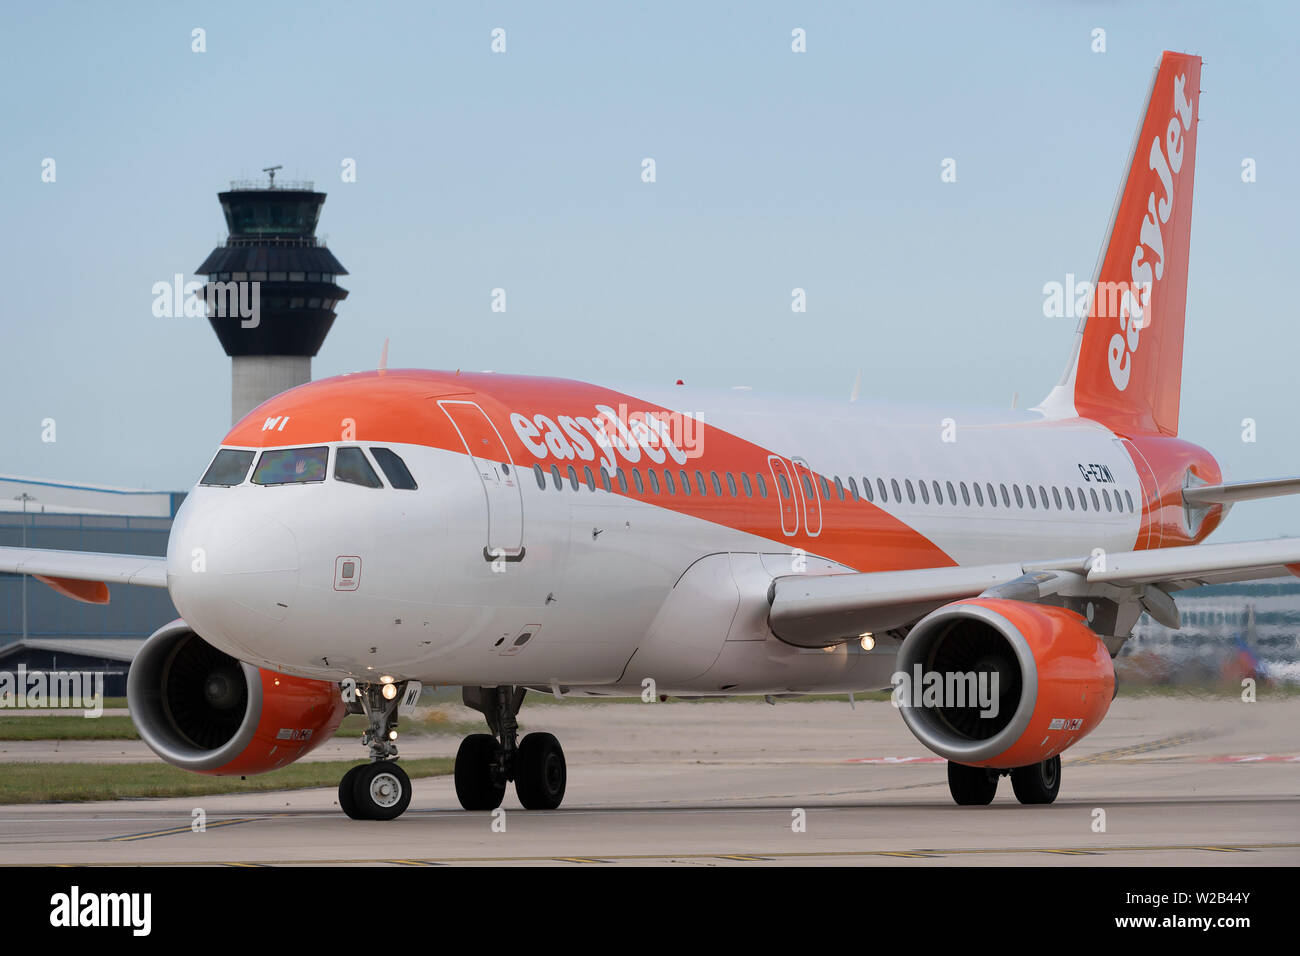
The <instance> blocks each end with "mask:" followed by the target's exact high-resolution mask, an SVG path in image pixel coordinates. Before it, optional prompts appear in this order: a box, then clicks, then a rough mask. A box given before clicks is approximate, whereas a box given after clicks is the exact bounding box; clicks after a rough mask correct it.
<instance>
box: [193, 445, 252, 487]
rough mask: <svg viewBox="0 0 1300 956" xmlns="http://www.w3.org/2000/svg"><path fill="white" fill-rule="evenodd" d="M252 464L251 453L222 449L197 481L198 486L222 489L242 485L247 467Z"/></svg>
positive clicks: (246, 473) (246, 474)
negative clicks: (212, 486)
mask: <svg viewBox="0 0 1300 956" xmlns="http://www.w3.org/2000/svg"><path fill="white" fill-rule="evenodd" d="M252 463H253V453H252V452H251V451H240V450H238V449H235V448H223V449H221V451H219V452H217V457H216V458H214V459H212V464H210V465H208V470H207V471H205V472H204V473H203V477H202V478H201V479H199V484H201V485H219V486H221V487H224V488H229V487H231V486H232V485H242V484H243V483H244V478H246V477H247V476H248V466H249V465H251V464H252Z"/></svg>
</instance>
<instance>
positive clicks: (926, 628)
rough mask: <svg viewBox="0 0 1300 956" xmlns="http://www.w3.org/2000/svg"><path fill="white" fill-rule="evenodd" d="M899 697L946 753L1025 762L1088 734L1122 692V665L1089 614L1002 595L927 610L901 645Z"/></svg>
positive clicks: (920, 733)
mask: <svg viewBox="0 0 1300 956" xmlns="http://www.w3.org/2000/svg"><path fill="white" fill-rule="evenodd" d="M898 671H899V677H897V678H896V684H895V691H894V699H895V702H896V703H898V704H899V705H900V707H901V709H902V711H903V720H904V721H905V722H906V723H907V726H908V729H910V730H911V731H912V733H913V734H915V735H916V737H917V739H918V740H920V741H921V743H923V744H925V745H926V746H927V747H929V748H930V749H931V750H933V751H934V752H935V753H937V754H939V755H940V756H941V757H947V758H948V759H949V760H952V761H954V762H956V763H962V764H968V765H970V766H976V767H993V768H996V769H1010V768H1015V767H1026V766H1029V765H1030V764H1035V763H1038V762H1040V761H1043V760H1046V759H1048V758H1049V757H1052V756H1055V755H1056V754H1059V753H1060V752H1061V751H1063V750H1065V748H1067V747H1069V746H1071V745H1073V744H1075V743H1077V742H1078V741H1079V740H1081V739H1082V738H1083V737H1084V736H1085V735H1087V734H1088V733H1090V732H1091V731H1092V730H1093V729H1094V728H1095V727H1096V726H1097V725H1098V724H1099V723H1101V720H1102V718H1103V717H1105V716H1106V711H1107V710H1108V709H1109V708H1110V702H1111V700H1112V698H1114V696H1115V668H1114V665H1113V664H1112V663H1111V659H1110V654H1109V653H1108V652H1107V650H1106V647H1105V645H1104V644H1102V642H1101V640H1100V639H1099V638H1098V637H1097V635H1096V634H1095V633H1093V631H1092V629H1091V628H1089V627H1088V624H1087V621H1085V620H1084V618H1083V616H1082V615H1080V614H1078V613H1076V612H1074V611H1068V610H1066V609H1065V608H1059V607H1048V606H1044V605H1038V604H1026V603H1024V602H1021V601H1010V600H1005V599H1000V598H997V599H995V598H973V599H971V600H967V601H957V602H955V603H953V604H948V605H946V606H944V607H941V608H939V610H937V611H935V612H934V613H932V614H930V615H928V616H927V617H924V618H922V619H921V621H920V622H919V623H917V625H916V626H915V627H913V628H912V630H911V632H910V633H908V635H907V638H906V639H905V640H904V641H903V643H902V646H901V647H900V648H899V650H898Z"/></svg>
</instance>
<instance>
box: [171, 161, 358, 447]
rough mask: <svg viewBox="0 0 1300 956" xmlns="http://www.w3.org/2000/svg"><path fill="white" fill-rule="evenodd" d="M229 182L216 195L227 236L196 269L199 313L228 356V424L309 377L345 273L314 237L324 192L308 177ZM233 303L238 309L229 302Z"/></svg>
mask: <svg viewBox="0 0 1300 956" xmlns="http://www.w3.org/2000/svg"><path fill="white" fill-rule="evenodd" d="M279 168H280V167H279V166H272V167H269V168H268V169H264V170H263V172H265V173H267V174H268V177H269V178H268V181H267V182H266V183H265V184H262V183H252V182H232V183H231V184H230V191H229V192H223V193H220V194H218V197H217V198H218V199H220V200H221V211H222V213H224V214H225V217H226V227H227V229H228V230H229V233H230V235H229V236H228V237H227V238H226V243H225V245H223V246H218V247H217V248H216V249H213V250H212V252H211V253H210V254H209V255H208V257H207V258H206V259H205V260H203V265H201V266H199V267H198V269H197V270H195V271H196V273H197V274H198V275H201V276H206V277H207V286H206V289H205V291H206V301H207V306H208V321H209V322H211V323H212V328H213V330H214V331H216V333H217V338H218V339H220V340H221V346H222V348H224V349H225V350H226V354H227V355H229V356H230V360H231V389H230V411H231V421H232V422H236V421H238V420H239V419H241V418H243V417H244V415H246V414H247V413H248V412H249V411H251V410H252V409H253V408H255V407H257V406H258V405H260V404H261V403H262V402H264V401H266V400H267V399H268V398H270V397H271V396H272V395H277V394H279V393H280V392H283V391H284V390H285V389H288V388H292V387H293V386H295V385H301V384H303V383H304V382H309V381H311V359H312V356H313V355H315V354H316V353H317V352H318V351H319V350H320V347H321V343H323V342H324V341H325V336H326V335H328V334H329V330H330V326H332V325H333V324H334V307H335V306H336V305H337V304H338V303H339V302H340V301H341V300H343V299H345V298H347V295H348V290H347V289H344V288H342V287H340V286H339V285H338V283H337V281H336V280H337V279H338V277H339V276H345V275H347V274H348V271H347V270H346V269H344V268H343V266H342V265H341V264H340V263H339V261H338V260H337V259H335V258H334V254H333V253H332V252H330V251H329V250H328V249H327V248H325V246H324V244H323V243H322V242H321V241H320V240H319V239H317V238H316V223H317V221H318V220H319V219H320V211H321V206H322V205H324V203H325V194H324V193H318V192H316V191H315V190H314V189H313V187H312V184H311V183H294V182H290V183H286V182H280V183H277V182H276V181H275V173H276V170H278V169H279ZM236 304H237V305H238V306H240V307H238V308H237V307H235V306H236Z"/></svg>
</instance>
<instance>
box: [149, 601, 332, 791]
mask: <svg viewBox="0 0 1300 956" xmlns="http://www.w3.org/2000/svg"><path fill="white" fill-rule="evenodd" d="M126 696H127V703H128V706H129V707H130V710H131V718H132V720H134V721H135V725H136V729H138V730H139V732H140V737H141V738H142V739H143V740H144V742H145V743H146V744H148V745H149V748H150V749H151V750H153V752H154V753H156V754H157V755H158V756H159V757H161V758H162V759H163V760H165V761H167V762H168V763H170V764H172V765H173V766H176V767H180V768H181V769H183V770H191V771H194V772H196V773H207V774H214V775H228V774H230V775H233V774H254V773H264V772H266V771H268V770H274V769H276V768H278V767H282V766H285V765H286V764H288V763H291V762H293V761H294V760H297V759H298V758H299V757H301V756H303V755H304V754H306V753H308V752H309V751H311V750H312V749H314V748H315V747H316V746H318V745H319V744H320V743H322V742H323V741H325V740H328V739H329V738H330V736H332V735H333V733H334V731H336V730H337V729H338V726H339V723H340V722H341V721H342V719H343V715H344V711H345V708H344V705H343V701H342V699H341V697H340V695H339V692H338V688H337V687H336V686H335V685H334V684H331V683H328V682H326V681H318V680H309V679H306V678H301V677H290V676H289V675H287V674H277V673H274V672H272V671H266V670H261V669H260V668H257V667H254V666H253V665H251V664H245V663H242V662H240V661H237V660H236V659H235V658H233V657H231V656H230V655H228V654H226V653H224V652H222V651H219V650H217V649H216V648H215V647H213V646H212V645H211V644H209V643H207V642H206V641H204V640H203V638H201V637H200V636H199V635H198V634H196V633H195V632H194V631H193V629H192V628H190V626H189V625H188V624H186V623H185V622H184V621H181V620H178V621H173V622H172V623H171V624H168V625H166V626H165V627H162V628H160V629H159V630H158V631H156V632H154V634H153V635H152V636H151V637H150V638H149V640H147V641H146V642H145V644H144V646H143V647H142V648H141V649H140V651H139V653H138V654H136V657H135V660H134V661H132V663H131V670H130V673H129V674H128V675H127V682H126Z"/></svg>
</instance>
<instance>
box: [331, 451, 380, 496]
mask: <svg viewBox="0 0 1300 956" xmlns="http://www.w3.org/2000/svg"><path fill="white" fill-rule="evenodd" d="M334 480H335V481H342V482H345V483H346V484H349V485H361V486H362V487H363V488H382V487H383V483H382V482H380V480H379V476H378V475H376V474H375V469H373V468H371V467H370V462H368V461H366V456H365V454H363V453H362V451H361V449H360V448H340V449H339V450H338V451H336V452H335V453H334Z"/></svg>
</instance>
